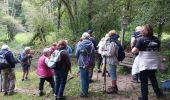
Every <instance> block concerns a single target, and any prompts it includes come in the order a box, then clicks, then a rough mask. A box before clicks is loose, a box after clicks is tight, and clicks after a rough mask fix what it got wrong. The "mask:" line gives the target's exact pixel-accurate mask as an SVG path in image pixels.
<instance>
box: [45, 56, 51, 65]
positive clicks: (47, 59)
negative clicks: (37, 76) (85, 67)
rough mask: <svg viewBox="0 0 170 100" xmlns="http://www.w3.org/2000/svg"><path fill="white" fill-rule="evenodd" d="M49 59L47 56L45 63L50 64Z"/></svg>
mask: <svg viewBox="0 0 170 100" xmlns="http://www.w3.org/2000/svg"><path fill="white" fill-rule="evenodd" d="M49 60H50V59H49V58H47V57H46V58H45V64H46V65H48V61H49Z"/></svg>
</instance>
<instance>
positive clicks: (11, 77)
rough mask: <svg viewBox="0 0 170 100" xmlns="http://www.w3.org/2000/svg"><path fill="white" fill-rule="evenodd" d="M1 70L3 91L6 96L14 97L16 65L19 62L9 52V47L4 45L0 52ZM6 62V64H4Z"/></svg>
mask: <svg viewBox="0 0 170 100" xmlns="http://www.w3.org/2000/svg"><path fill="white" fill-rule="evenodd" d="M0 59H1V60H0V70H1V75H2V89H3V92H4V96H5V95H12V94H13V93H14V88H15V80H16V77H15V64H16V63H18V61H17V60H16V59H15V58H14V56H13V53H12V52H11V51H10V50H9V47H8V45H6V44H4V45H2V47H1V50H0ZM2 61H4V62H2Z"/></svg>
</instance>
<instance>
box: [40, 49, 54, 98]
mask: <svg viewBox="0 0 170 100" xmlns="http://www.w3.org/2000/svg"><path fill="white" fill-rule="evenodd" d="M50 55H51V50H50V48H44V50H43V55H42V56H41V57H40V58H39V60H38V66H37V75H38V76H39V92H38V96H42V95H43V94H44V93H43V86H44V82H45V81H47V82H49V83H50V85H51V88H52V89H53V90H54V81H53V71H52V69H50V68H49V67H48V61H49V58H50Z"/></svg>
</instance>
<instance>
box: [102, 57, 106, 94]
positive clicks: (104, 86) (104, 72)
mask: <svg viewBox="0 0 170 100" xmlns="http://www.w3.org/2000/svg"><path fill="white" fill-rule="evenodd" d="M102 76H103V79H104V83H103V92H106V56H104V62H103V74H102Z"/></svg>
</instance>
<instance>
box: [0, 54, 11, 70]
mask: <svg viewBox="0 0 170 100" xmlns="http://www.w3.org/2000/svg"><path fill="white" fill-rule="evenodd" d="M7 53H8V51H6V52H4V53H2V51H1V53H0V69H6V68H9V67H10V64H9V63H8V61H7V60H6V57H5V55H6V54H7Z"/></svg>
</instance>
